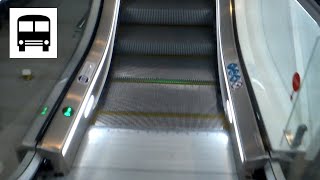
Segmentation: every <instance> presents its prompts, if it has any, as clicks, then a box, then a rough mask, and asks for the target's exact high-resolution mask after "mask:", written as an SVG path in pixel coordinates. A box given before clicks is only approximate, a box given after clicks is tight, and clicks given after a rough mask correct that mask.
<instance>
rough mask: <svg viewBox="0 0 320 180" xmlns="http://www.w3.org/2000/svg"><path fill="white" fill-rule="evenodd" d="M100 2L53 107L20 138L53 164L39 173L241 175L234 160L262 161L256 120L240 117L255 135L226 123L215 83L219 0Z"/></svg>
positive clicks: (78, 175)
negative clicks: (90, 33) (76, 66)
mask: <svg viewBox="0 0 320 180" xmlns="http://www.w3.org/2000/svg"><path fill="white" fill-rule="evenodd" d="M103 3H104V5H103V10H102V14H101V19H100V24H99V27H98V29H97V32H96V37H95V41H94V42H93V45H92V47H91V50H90V52H89V54H88V57H87V58H86V60H85V62H84V63H83V65H82V67H81V69H80V70H79V72H78V74H77V76H76V78H75V80H74V82H72V84H71V85H70V88H69V90H68V92H66V94H65V96H64V99H63V101H62V102H61V104H60V105H59V107H57V110H56V111H55V113H56V114H55V115H54V116H52V119H51V120H50V122H44V123H43V125H42V127H45V128H44V129H45V130H46V131H43V130H41V132H42V134H41V133H34V132H38V131H35V129H36V128H38V129H40V127H41V126H40V125H39V124H38V125H34V126H33V128H31V129H32V130H33V131H32V132H31V131H30V132H29V134H27V136H26V138H25V141H24V145H25V146H27V147H30V146H31V147H34V146H36V154H37V155H39V156H40V157H41V158H40V159H42V160H43V161H42V162H46V163H48V164H50V166H51V167H52V168H43V167H40V169H38V173H36V176H37V178H39V179H47V178H48V179H55V178H62V179H64V178H66V179H105V178H106V177H108V178H109V179H137V180H138V179H238V178H239V179H241V177H242V176H243V172H241V174H240V172H239V167H238V164H237V161H239V162H240V161H241V163H247V162H249V163H247V164H248V165H247V164H246V165H247V168H249V169H250V170H252V169H254V168H255V167H256V164H257V163H256V162H258V161H260V160H264V159H263V158H264V157H263V156H262V155H260V154H263V153H265V151H264V149H263V147H262V146H261V145H260V144H259V143H261V140H260V139H259V136H256V134H255V133H258V134H259V132H258V131H257V132H256V131H254V130H255V129H254V128H256V124H255V123H248V124H247V125H246V126H247V127H248V129H250V132H254V133H251V134H253V135H254V136H252V135H251V134H250V135H249V136H247V137H248V139H241V142H240V140H239V141H237V143H238V144H237V143H234V142H233V141H234V139H237V140H238V139H239V138H241V137H240V135H242V134H240V135H239V132H238V130H237V129H236V130H235V132H234V128H233V127H231V128H230V129H231V131H230V132H229V126H230V122H229V121H230V120H229V121H228V118H229V119H230V118H233V121H234V123H233V124H232V125H234V127H235V128H238V126H237V125H236V119H234V118H235V112H233V111H234V110H233V109H232V107H231V105H230V104H228V106H227V107H228V109H225V108H224V107H226V106H225V104H224V103H223V102H225V100H224V99H223V96H224V94H223V93H225V92H223V90H225V88H223V87H221V88H220V85H222V86H224V85H225V84H224V83H221V82H222V81H221V80H222V79H223V78H224V76H225V74H223V73H221V70H220V69H219V66H218V64H219V63H218V61H219V58H218V57H219V55H221V54H220V53H221V52H219V51H218V50H217V49H218V47H217V37H216V34H217V32H216V29H217V28H216V2H214V1H210V0H152V1H150V0H128V1H122V2H121V3H120V4H119V1H117V0H106V1H104V2H103ZM227 7H229V6H227ZM117 9H119V13H118V10H117ZM112 12H113V14H112ZM108 13H109V14H108ZM110 13H111V14H110ZM106 29H107V30H106ZM102 32H105V34H104V35H101V34H103V33H102ZM104 38H105V39H106V40H104ZM218 41H219V40H218ZM113 43H114V44H113ZM220 46H221V44H220ZM101 47H103V48H101ZM217 52H218V54H217ZM100 59H101V61H98V60H100ZM109 59H110V60H111V61H109ZM220 65H221V64H220ZM109 67H110V70H109ZM220 68H221V67H220ZM218 69H219V70H218ZM240 70H241V69H240ZM103 72H105V74H103ZM99 84H101V87H99ZM244 87H245V86H244ZM220 89H222V92H220ZM242 89H244V88H242ZM228 91H229V90H228ZM239 92H240V93H239ZM228 93H229V94H228V95H229V96H230V92H228ZM233 93H238V95H241V91H233ZM244 97H246V96H241V98H242V100H243V99H244ZM229 98H230V97H229ZM233 98H234V101H235V100H237V99H236V98H235V97H233ZM230 100H231V98H230ZM227 102H229V101H227ZM229 103H230V102H229ZM235 104H237V105H240V104H239V103H235ZM244 104H247V103H245V102H244ZM248 105H249V104H248ZM242 107H246V105H242ZM92 110H93V111H92ZM231 110H232V112H233V116H230V114H229V113H230V112H231ZM248 110H249V111H250V113H252V112H251V109H250V108H245V111H243V110H242V112H237V113H236V115H237V116H240V115H241V113H243V114H245V115H246V116H247V117H248V115H251V114H250V113H247V111H248ZM225 112H227V114H225ZM245 120H246V121H248V120H249V121H250V120H251V119H250V118H245ZM239 127H240V126H239ZM242 127H244V125H243V124H242ZM251 127H254V128H251ZM253 129H254V130H253ZM248 132H249V131H248ZM245 135H246V134H245ZM233 136H235V137H236V138H233ZM33 137H36V138H35V139H36V140H37V141H33V139H34V138H33ZM250 138H254V141H253V140H252V139H250ZM30 139H31V140H32V141H30ZM248 142H249V144H250V145H249V146H248V147H249V148H243V147H242V145H243V144H245V145H246V144H248ZM255 143H256V144H259V145H260V147H262V148H261V149H263V150H260V149H258V150H256V148H255V146H256V144H255ZM237 147H238V148H239V149H238V148H237ZM242 148H243V149H242ZM29 149H30V148H29ZM238 150H239V151H240V156H241V158H240V156H239V154H238V153H239V152H238ZM252 152H253V153H252ZM250 153H251V154H250ZM252 154H253V155H252ZM252 157H258V158H257V159H255V158H252ZM240 159H241V160H240ZM252 162H253V163H252ZM46 163H44V164H46ZM255 163H256V164H255ZM252 164H253V165H254V166H253V165H252ZM42 166H43V164H42ZM260 167H261V165H260ZM37 168H38V167H37ZM236 168H237V169H236ZM48 169H49V170H48ZM240 170H241V168H240ZM49 171H52V172H53V173H52V174H51V173H49ZM61 175H63V177H59V176H61Z"/></svg>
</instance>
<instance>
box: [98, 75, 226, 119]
mask: <svg viewBox="0 0 320 180" xmlns="http://www.w3.org/2000/svg"><path fill="white" fill-rule="evenodd" d="M102 98H103V99H106V102H105V104H104V106H103V107H102V108H103V110H104V111H130V112H131V111H132V112H166V113H192V114H212V113H214V114H217V113H220V112H221V111H220V108H218V107H217V98H216V87H215V86H214V85H184V84H156V83H136V82H129V83H128V82H117V81H111V85H110V87H109V89H108V93H107V95H106V97H102Z"/></svg>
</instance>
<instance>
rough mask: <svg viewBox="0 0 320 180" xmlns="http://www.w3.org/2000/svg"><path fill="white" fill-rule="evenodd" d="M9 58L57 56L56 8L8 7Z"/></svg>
mask: <svg viewBox="0 0 320 180" xmlns="http://www.w3.org/2000/svg"><path fill="white" fill-rule="evenodd" d="M10 58H57V9H56V8H10Z"/></svg>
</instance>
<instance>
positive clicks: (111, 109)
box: [96, 0, 225, 131]
mask: <svg viewBox="0 0 320 180" xmlns="http://www.w3.org/2000/svg"><path fill="white" fill-rule="evenodd" d="M214 11H215V7H214V2H213V1H209V0H198V1H194V0H187V1H185V0H176V1H171V0H164V1H163V0H162V1H160V0H156V1H148V0H137V1H125V2H123V3H122V4H121V10H120V17H119V19H120V24H119V25H118V30H117V34H116V42H115V48H114V56H113V59H112V73H111V75H110V76H109V78H108V82H107V85H106V87H105V93H104V94H103V95H102V97H101V100H100V108H99V110H98V111H97V116H96V121H97V122H99V123H102V124H104V125H106V126H108V127H113V128H125V129H148V130H176V131H210V130H217V129H223V127H224V121H225V120H224V114H223V110H222V107H221V100H220V95H219V87H218V85H219V84H218V78H217V73H216V72H217V67H216V66H217V57H216V40H215V22H214V20H215V12H214Z"/></svg>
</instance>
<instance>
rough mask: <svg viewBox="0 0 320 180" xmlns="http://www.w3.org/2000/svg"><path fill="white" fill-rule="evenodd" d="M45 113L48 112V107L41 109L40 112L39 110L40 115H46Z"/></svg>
mask: <svg viewBox="0 0 320 180" xmlns="http://www.w3.org/2000/svg"><path fill="white" fill-rule="evenodd" d="M47 112H48V107H47V106H44V107H43V108H42V110H41V113H40V114H41V115H43V116H44V115H46V114H47Z"/></svg>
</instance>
